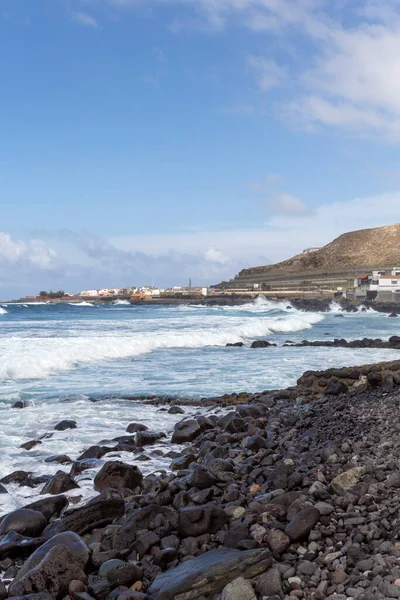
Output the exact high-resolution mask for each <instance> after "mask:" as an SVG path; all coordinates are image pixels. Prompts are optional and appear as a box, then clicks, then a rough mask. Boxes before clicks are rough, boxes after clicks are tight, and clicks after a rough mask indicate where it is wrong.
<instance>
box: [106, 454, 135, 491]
mask: <svg viewBox="0 0 400 600" xmlns="http://www.w3.org/2000/svg"><path fill="white" fill-rule="evenodd" d="M142 482H143V475H142V473H141V472H140V470H139V469H138V468H137V467H136V466H132V465H127V464H125V463H123V462H121V461H109V462H106V463H105V464H104V465H103V467H102V468H101V469H100V471H99V472H98V473H97V475H96V477H95V478H94V488H95V490H97V491H102V490H104V489H106V488H115V489H120V488H127V489H129V490H134V489H135V488H137V487H139V486H141V485H142Z"/></svg>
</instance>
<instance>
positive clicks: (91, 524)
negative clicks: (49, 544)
mask: <svg viewBox="0 0 400 600" xmlns="http://www.w3.org/2000/svg"><path fill="white" fill-rule="evenodd" d="M124 507H125V502H124V501H123V499H122V498H121V497H120V496H119V495H117V494H115V495H114V496H113V497H111V498H109V497H103V496H102V495H100V496H98V497H97V498H94V499H93V500H91V501H90V502H89V503H88V504H86V505H85V506H80V507H79V508H74V509H73V510H72V511H68V512H67V513H65V514H64V515H63V518H62V519H59V520H57V521H54V522H53V523H51V524H50V525H49V526H48V527H47V528H46V529H45V531H44V532H43V535H44V537H45V538H46V539H49V538H51V537H52V536H54V535H56V534H58V533H63V532H64V531H74V532H75V533H77V534H78V535H84V534H85V533H87V532H89V531H92V530H93V529H98V528H100V527H105V526H106V525H109V524H110V523H112V522H113V521H114V520H115V519H118V518H119V517H120V516H121V515H122V514H123V512H124Z"/></svg>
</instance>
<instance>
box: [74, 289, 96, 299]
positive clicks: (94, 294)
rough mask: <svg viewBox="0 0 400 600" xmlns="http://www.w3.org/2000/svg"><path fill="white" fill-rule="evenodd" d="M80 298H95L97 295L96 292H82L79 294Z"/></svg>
mask: <svg viewBox="0 0 400 600" xmlns="http://www.w3.org/2000/svg"><path fill="white" fill-rule="evenodd" d="M79 295H80V296H92V297H94V298H96V297H97V296H98V295H99V292H98V291H97V290H84V291H83V292H79Z"/></svg>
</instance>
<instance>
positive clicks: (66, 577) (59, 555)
mask: <svg viewBox="0 0 400 600" xmlns="http://www.w3.org/2000/svg"><path fill="white" fill-rule="evenodd" d="M72 579H79V580H80V581H85V580H86V575H85V573H84V571H83V570H82V569H81V568H80V566H79V565H78V563H76V562H75V561H74V556H73V554H72V552H71V551H70V550H69V549H68V548H67V546H64V545H61V544H59V545H57V546H54V547H53V548H51V549H50V550H49V551H48V552H47V553H46V554H45V556H44V557H43V559H42V560H41V561H40V563H39V564H38V565H37V566H36V567H34V568H32V569H30V570H29V571H28V572H27V573H26V574H25V575H23V576H22V577H21V578H20V579H18V581H15V580H14V581H13V582H12V583H11V585H10V588H9V595H10V596H24V595H26V594H31V593H34V592H48V593H50V594H52V595H53V596H56V597H57V596H62V595H63V594H65V593H66V592H67V591H68V585H69V583H70V581H71V580H72Z"/></svg>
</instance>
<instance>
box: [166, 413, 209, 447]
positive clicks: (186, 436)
mask: <svg viewBox="0 0 400 600" xmlns="http://www.w3.org/2000/svg"><path fill="white" fill-rule="evenodd" d="M201 431H202V430H201V427H200V425H199V424H198V422H197V421H196V420H195V419H188V420H186V421H181V422H180V423H177V424H176V425H175V429H174V433H173V434H172V438H171V442H172V444H183V443H185V442H192V441H193V440H194V439H196V438H197V437H198V436H199V435H200V433H201Z"/></svg>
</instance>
